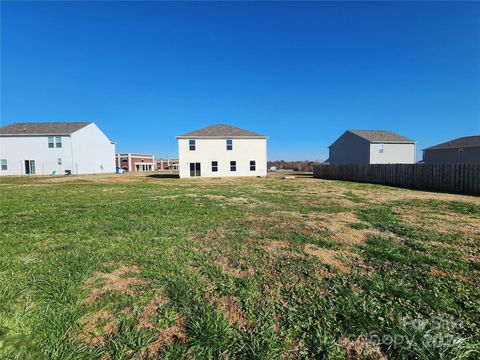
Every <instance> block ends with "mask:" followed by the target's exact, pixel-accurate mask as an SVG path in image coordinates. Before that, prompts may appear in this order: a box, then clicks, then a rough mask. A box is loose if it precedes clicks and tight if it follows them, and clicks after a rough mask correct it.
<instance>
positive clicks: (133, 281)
mask: <svg viewBox="0 0 480 360" xmlns="http://www.w3.org/2000/svg"><path fill="white" fill-rule="evenodd" d="M139 273H140V270H139V269H138V268H137V267H136V266H133V267H128V266H121V267H119V268H118V269H116V270H114V271H113V272H111V273H103V272H95V273H94V274H93V275H92V276H91V277H90V278H89V279H88V280H87V282H86V283H85V286H84V287H85V288H86V289H87V290H89V292H90V293H89V295H88V297H87V298H86V299H85V301H84V304H87V305H91V304H93V303H95V302H96V301H97V299H98V298H99V297H101V296H102V295H103V294H105V293H106V292H108V291H116V292H118V293H121V294H134V293H135V291H134V289H132V288H131V286H133V285H145V284H147V283H148V282H147V281H146V280H145V279H142V278H140V277H138V276H137V275H138V274H139ZM97 283H100V286H98V287H96V286H95V285H96V284H97Z"/></svg>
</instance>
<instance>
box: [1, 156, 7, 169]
mask: <svg viewBox="0 0 480 360" xmlns="http://www.w3.org/2000/svg"><path fill="white" fill-rule="evenodd" d="M0 164H1V169H2V170H3V171H6V170H8V161H7V159H1V160H0Z"/></svg>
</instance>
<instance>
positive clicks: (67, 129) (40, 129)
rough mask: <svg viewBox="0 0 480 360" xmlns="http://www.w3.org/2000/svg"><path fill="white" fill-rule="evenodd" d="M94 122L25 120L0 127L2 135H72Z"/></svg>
mask: <svg viewBox="0 0 480 360" xmlns="http://www.w3.org/2000/svg"><path fill="white" fill-rule="evenodd" d="M90 124H95V123H94V122H35V123H32V122H25V123H12V124H9V125H6V126H3V127H1V128H0V136H2V137H3V136H5V137H6V136H12V137H14V136H19V137H21V136H70V135H72V134H73V133H75V132H77V131H78V130H80V129H83V128H84V127H86V126H88V125H90Z"/></svg>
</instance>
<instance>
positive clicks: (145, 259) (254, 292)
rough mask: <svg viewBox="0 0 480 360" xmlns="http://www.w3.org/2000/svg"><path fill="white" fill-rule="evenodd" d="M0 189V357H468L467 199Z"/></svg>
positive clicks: (470, 210)
mask: <svg viewBox="0 0 480 360" xmlns="http://www.w3.org/2000/svg"><path fill="white" fill-rule="evenodd" d="M0 195H1V213H0V215H1V217H0V222H1V234H0V248H1V252H0V358H8V359H11V358H13V359H29V358H50V359H82V358H84V359H94V358H98V359H127V358H128V359H129V358H134V359H148V358H160V357H162V358H165V359H178V358H189V359H205V358H211V359H219V358H229V359H237V358H244V359H277V358H282V359H290V358H292V359H297V358H301V359H314V358H315V359H319V358H329V359H344V358H348V357H350V358H366V359H386V358H403V359H407V358H415V357H416V358H420V359H469V358H471V359H476V358H478V357H479V356H480V353H479V351H480V341H479V339H480V300H479V299H480V290H479V286H478V285H479V284H480V199H479V198H474V197H467V196H459V195H449V194H437V193H427V192H419V191H411V190H405V189H396V188H390V187H385V186H377V185H369V184H356V183H348V182H343V183H342V182H336V181H324V180H317V179H312V178H309V177H305V176H299V177H297V178H295V179H282V177H281V176H279V175H273V176H269V177H268V178H266V179H257V178H253V179H240V178H239V179H196V180H179V179H169V178H158V177H145V176H138V175H119V176H79V177H71V178H65V177H56V178H40V177H39V178H2V179H0ZM379 339H381V341H378V340H379ZM392 339H393V341H392Z"/></svg>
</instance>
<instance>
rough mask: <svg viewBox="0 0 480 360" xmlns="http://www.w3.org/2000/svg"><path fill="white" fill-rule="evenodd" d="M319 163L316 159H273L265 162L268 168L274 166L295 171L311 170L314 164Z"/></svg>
mask: <svg viewBox="0 0 480 360" xmlns="http://www.w3.org/2000/svg"><path fill="white" fill-rule="evenodd" d="M318 164H320V163H319V162H318V161H311V160H304V161H301V160H300V161H285V160H275V161H269V162H268V163H267V166H268V168H269V169H270V168H271V167H272V166H275V167H276V168H277V170H282V169H283V170H295V171H313V167H314V166H315V165H318Z"/></svg>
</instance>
